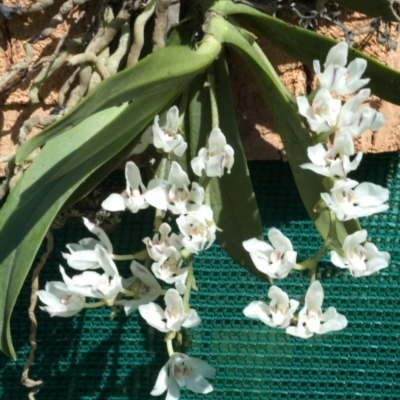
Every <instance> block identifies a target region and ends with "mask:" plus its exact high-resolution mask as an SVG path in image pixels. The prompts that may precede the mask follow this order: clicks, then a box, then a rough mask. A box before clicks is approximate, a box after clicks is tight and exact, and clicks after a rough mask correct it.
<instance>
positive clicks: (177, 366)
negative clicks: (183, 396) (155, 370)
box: [150, 353, 215, 400]
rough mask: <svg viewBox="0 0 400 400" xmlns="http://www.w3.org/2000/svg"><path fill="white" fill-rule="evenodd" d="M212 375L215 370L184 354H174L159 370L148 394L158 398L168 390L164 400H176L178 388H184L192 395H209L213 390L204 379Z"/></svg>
mask: <svg viewBox="0 0 400 400" xmlns="http://www.w3.org/2000/svg"><path fill="white" fill-rule="evenodd" d="M214 375H215V369H214V368H213V367H211V366H210V365H208V364H207V363H205V362H204V361H201V360H199V359H198V358H192V357H189V356H187V355H186V354H182V353H174V354H172V356H171V357H170V359H169V360H168V362H167V363H166V364H165V365H164V366H163V367H162V368H161V371H160V372H159V374H158V377H157V381H156V384H155V386H154V388H153V390H152V391H151V393H150V394H151V395H152V396H160V395H161V394H163V393H164V392H165V391H166V390H168V393H167V397H166V399H167V400H178V399H179V396H180V388H181V387H184V386H186V387H187V388H188V389H189V390H191V391H192V392H194V393H201V394H206V393H210V392H212V391H213V390H214V388H213V387H212V385H211V384H210V383H209V382H208V381H207V380H206V379H204V378H212V377H214Z"/></svg>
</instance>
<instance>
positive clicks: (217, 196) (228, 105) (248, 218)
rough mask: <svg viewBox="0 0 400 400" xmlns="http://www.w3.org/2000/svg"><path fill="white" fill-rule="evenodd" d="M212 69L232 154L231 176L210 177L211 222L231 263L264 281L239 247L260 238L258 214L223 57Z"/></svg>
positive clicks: (245, 252)
mask: <svg viewBox="0 0 400 400" xmlns="http://www.w3.org/2000/svg"><path fill="white" fill-rule="evenodd" d="M214 67H215V81H216V92H217V104H218V114H219V121H220V128H221V130H222V132H223V133H224V134H225V136H226V140H227V143H228V144H230V145H231V146H232V147H233V149H234V151H235V163H234V165H233V168H232V173H231V174H226V173H225V174H224V175H223V176H222V178H213V179H212V180H211V182H210V185H211V187H210V197H211V206H212V209H213V211H214V219H215V222H216V224H217V226H218V227H220V228H222V232H217V241H218V243H220V244H221V246H222V247H223V248H224V249H225V251H226V252H227V253H228V254H229V256H230V257H232V259H233V260H234V261H235V262H237V263H238V264H239V265H241V266H242V267H244V268H246V269H247V270H248V271H249V272H251V273H252V274H254V275H256V276H257V277H259V278H261V279H263V280H266V279H267V277H266V275H265V274H263V273H261V272H260V271H259V270H258V269H257V268H256V267H255V266H254V263H253V262H252V260H251V258H250V255H249V253H248V252H247V251H246V250H245V249H244V248H243V245H242V243H243V241H244V240H247V239H251V238H254V237H257V238H259V239H261V238H262V225H261V219H260V212H259V209H258V205H257V201H256V198H255V195H254V191H253V186H252V184H251V180H250V174H249V170H248V168H247V162H246V157H245V155H244V151H243V147H242V142H241V139H240V136H239V130H238V127H237V123H236V118H235V109H234V106H233V100H232V93H231V89H230V82H229V72H228V67H227V64H226V61H225V57H222V56H220V57H219V58H218V60H217V61H216V62H215V64H214Z"/></svg>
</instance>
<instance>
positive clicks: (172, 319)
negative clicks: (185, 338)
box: [139, 289, 201, 332]
mask: <svg viewBox="0 0 400 400" xmlns="http://www.w3.org/2000/svg"><path fill="white" fill-rule="evenodd" d="M164 300H165V304H166V308H165V311H164V310H163V309H162V308H161V307H160V306H159V305H158V304H156V303H148V304H145V305H140V306H139V312H140V315H141V316H142V317H143V318H144V319H145V320H146V321H147V323H148V324H149V325H151V326H152V327H153V328H156V329H158V330H159V331H160V332H168V331H173V332H179V331H180V329H181V327H182V326H183V327H185V328H194V327H195V326H197V325H199V324H200V323H201V319H200V318H199V316H198V315H197V312H196V310H194V309H193V308H190V309H189V310H188V311H185V307H184V306H183V300H182V297H181V296H180V295H179V293H178V291H177V290H175V289H168V290H167V293H166V294H165V297H164Z"/></svg>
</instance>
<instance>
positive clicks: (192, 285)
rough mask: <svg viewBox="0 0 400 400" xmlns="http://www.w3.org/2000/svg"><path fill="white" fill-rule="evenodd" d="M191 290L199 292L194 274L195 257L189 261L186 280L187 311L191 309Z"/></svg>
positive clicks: (184, 304)
mask: <svg viewBox="0 0 400 400" xmlns="http://www.w3.org/2000/svg"><path fill="white" fill-rule="evenodd" d="M191 289H194V290H198V288H197V286H196V281H195V279H194V274H193V256H190V258H189V259H188V275H187V279H186V291H185V294H184V295H183V306H184V307H185V309H186V311H187V310H189V309H190V305H189V300H190V290H191Z"/></svg>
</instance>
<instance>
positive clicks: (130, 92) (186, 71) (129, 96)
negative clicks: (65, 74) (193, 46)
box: [16, 41, 220, 164]
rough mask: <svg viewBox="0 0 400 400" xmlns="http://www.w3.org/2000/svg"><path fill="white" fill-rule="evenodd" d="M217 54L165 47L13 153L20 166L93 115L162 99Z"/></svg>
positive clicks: (210, 47)
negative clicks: (144, 100)
mask: <svg viewBox="0 0 400 400" xmlns="http://www.w3.org/2000/svg"><path fill="white" fill-rule="evenodd" d="M219 51H220V45H219V43H217V42H216V41H214V42H207V43H206V44H205V45H203V46H202V47H200V48H199V49H198V51H197V52H194V51H192V50H190V49H189V48H188V47H185V46H168V47H166V48H164V49H161V50H159V51H157V52H155V53H153V54H151V55H149V56H148V57H146V58H144V59H143V60H141V61H140V62H139V63H137V64H136V65H134V66H132V67H130V68H128V69H126V70H124V71H121V72H119V73H118V74H116V75H114V76H112V77H110V78H108V79H106V80H105V81H103V82H102V83H101V84H99V85H98V86H97V87H96V88H95V89H94V90H93V91H91V92H90V93H89V94H88V95H87V96H86V97H85V98H84V99H83V100H82V101H81V102H80V103H78V104H77V105H76V106H75V107H74V108H73V109H72V110H71V111H70V112H69V113H68V114H66V115H65V116H64V117H63V118H61V119H60V120H59V121H57V122H55V123H54V124H52V125H51V126H49V127H48V128H46V129H44V130H43V131H42V132H41V133H40V134H38V135H36V136H34V137H33V138H32V139H30V140H29V141H28V142H26V143H25V144H24V145H22V146H21V147H20V148H19V149H18V151H17V154H16V161H17V163H18V164H19V163H21V162H22V161H23V160H24V159H25V158H26V157H27V156H28V155H29V154H31V153H32V152H33V151H34V150H35V149H36V148H37V147H40V146H42V145H43V144H44V143H46V142H47V141H48V140H50V139H51V138H52V137H54V136H56V135H58V134H60V133H61V132H63V131H65V130H66V129H68V128H71V127H73V126H75V125H76V124H77V123H79V122H80V121H82V120H83V119H85V118H87V117H89V116H90V115H93V114H94V113H96V112H98V111H101V110H104V109H107V108H109V107H113V106H116V105H119V104H122V103H124V102H126V101H131V100H135V99H139V98H142V97H143V96H157V95H159V96H162V95H163V94H164V93H166V92H168V91H169V90H174V89H175V88H176V87H178V88H179V87H182V85H185V84H187V83H188V82H189V81H190V80H191V79H193V78H194V76H195V75H197V74H198V73H200V72H201V71H204V70H205V69H206V68H207V66H208V65H209V64H210V63H211V62H212V61H213V59H214V58H215V57H216V56H217V55H218V53H219Z"/></svg>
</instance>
